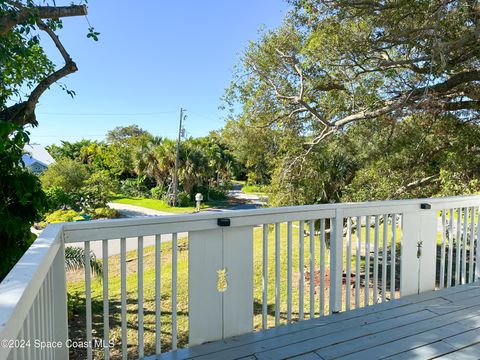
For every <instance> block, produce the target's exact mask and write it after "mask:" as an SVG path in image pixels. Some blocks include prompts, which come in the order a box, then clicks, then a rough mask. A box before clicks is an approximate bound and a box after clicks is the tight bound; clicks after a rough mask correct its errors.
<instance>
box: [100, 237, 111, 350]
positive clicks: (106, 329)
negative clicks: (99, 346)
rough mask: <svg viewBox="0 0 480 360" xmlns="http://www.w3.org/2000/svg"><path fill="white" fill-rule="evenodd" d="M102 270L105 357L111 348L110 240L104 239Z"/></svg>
mask: <svg viewBox="0 0 480 360" xmlns="http://www.w3.org/2000/svg"><path fill="white" fill-rule="evenodd" d="M102 245H103V248H102V256H103V262H102V271H103V341H104V342H103V357H104V358H105V359H109V358H110V349H109V348H108V342H109V337H110V336H109V333H110V324H109V319H108V317H109V309H108V240H103V241H102Z"/></svg>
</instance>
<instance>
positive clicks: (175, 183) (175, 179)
mask: <svg viewBox="0 0 480 360" xmlns="http://www.w3.org/2000/svg"><path fill="white" fill-rule="evenodd" d="M186 111H187V110H185V109H183V108H180V125H179V127H178V141H177V154H176V156H175V172H174V174H173V206H177V192H178V162H179V160H180V140H181V138H182V133H183V127H182V122H183V118H184V116H183V113H184V112H186ZM185 116H186V115H185Z"/></svg>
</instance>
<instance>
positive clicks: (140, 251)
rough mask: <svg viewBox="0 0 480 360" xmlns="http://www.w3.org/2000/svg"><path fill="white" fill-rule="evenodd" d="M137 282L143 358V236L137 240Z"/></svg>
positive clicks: (139, 346) (139, 339)
mask: <svg viewBox="0 0 480 360" xmlns="http://www.w3.org/2000/svg"><path fill="white" fill-rule="evenodd" d="M137 241H138V242H137V246H138V249H137V259H138V260H137V276H138V277H137V280H138V286H137V287H138V290H137V291H138V356H139V357H140V358H142V357H143V354H144V346H143V236H139V237H138V239H137Z"/></svg>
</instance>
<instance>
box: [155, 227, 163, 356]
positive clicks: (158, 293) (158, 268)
mask: <svg viewBox="0 0 480 360" xmlns="http://www.w3.org/2000/svg"><path fill="white" fill-rule="evenodd" d="M161 240H162V237H161V235H159V234H157V235H155V353H156V354H157V355H159V354H161V352H162V342H161V333H162V331H161V329H162V328H161V325H162V324H161V319H162V318H161V316H162V309H161V302H160V300H161V298H162V287H161V281H162V277H161V275H162V264H161V262H160V261H161V255H162V241H161Z"/></svg>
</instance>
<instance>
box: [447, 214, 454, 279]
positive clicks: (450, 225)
mask: <svg viewBox="0 0 480 360" xmlns="http://www.w3.org/2000/svg"><path fill="white" fill-rule="evenodd" d="M453 246H454V245H453V209H450V210H449V222H448V266H447V288H449V287H450V286H452V268H453Z"/></svg>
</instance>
